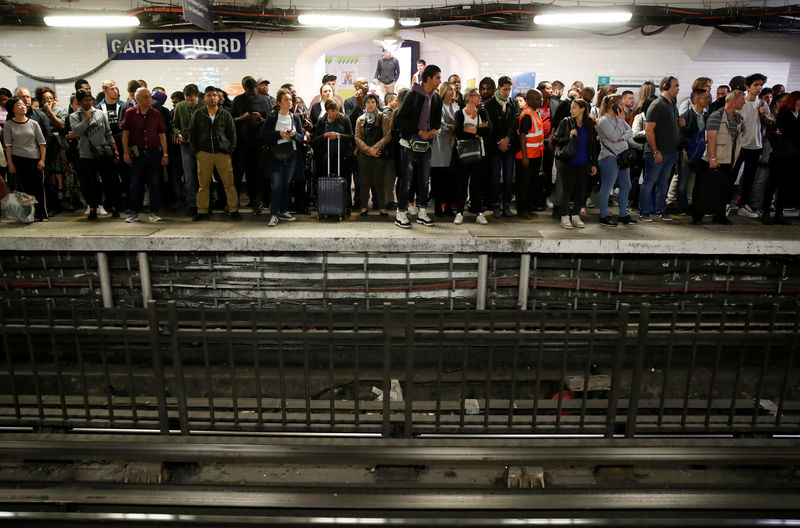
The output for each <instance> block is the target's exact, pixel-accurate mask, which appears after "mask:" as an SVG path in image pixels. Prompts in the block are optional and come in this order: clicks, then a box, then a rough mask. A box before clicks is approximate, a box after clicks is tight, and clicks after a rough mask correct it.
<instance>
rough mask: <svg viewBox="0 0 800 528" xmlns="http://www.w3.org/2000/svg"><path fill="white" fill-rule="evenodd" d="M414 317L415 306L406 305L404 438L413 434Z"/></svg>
mask: <svg viewBox="0 0 800 528" xmlns="http://www.w3.org/2000/svg"><path fill="white" fill-rule="evenodd" d="M415 316H416V306H415V304H414V303H413V302H410V303H408V305H407V309H406V354H405V356H406V380H405V381H406V386H405V390H404V391H403V400H404V403H405V412H404V414H405V416H404V417H405V428H404V434H405V437H406V438H411V437H412V436H413V433H414V423H413V416H414V415H413V412H414V364H415V358H414V352H415V351H414V347H415V344H414V318H415Z"/></svg>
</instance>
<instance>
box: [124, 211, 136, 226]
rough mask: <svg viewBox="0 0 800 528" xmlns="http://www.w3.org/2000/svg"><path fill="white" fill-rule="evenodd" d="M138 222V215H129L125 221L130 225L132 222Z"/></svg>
mask: <svg viewBox="0 0 800 528" xmlns="http://www.w3.org/2000/svg"><path fill="white" fill-rule="evenodd" d="M138 221H139V213H131V214H130V215H129V216H128V218H126V219H125V223H126V224H132V223H134V222H138Z"/></svg>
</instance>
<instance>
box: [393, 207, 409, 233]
mask: <svg viewBox="0 0 800 528" xmlns="http://www.w3.org/2000/svg"><path fill="white" fill-rule="evenodd" d="M394 225H396V226H397V227H402V228H403V229H411V222H409V221H408V214H406V212H405V211H397V213H396V214H395V215H394Z"/></svg>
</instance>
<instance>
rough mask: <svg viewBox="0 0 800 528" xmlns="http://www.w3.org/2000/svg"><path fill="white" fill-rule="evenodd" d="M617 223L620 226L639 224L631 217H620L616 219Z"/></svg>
mask: <svg viewBox="0 0 800 528" xmlns="http://www.w3.org/2000/svg"><path fill="white" fill-rule="evenodd" d="M617 221H618V222H619V223H620V224H622V225H634V224H638V223H639V222H637V221H636V220H634V219H633V217H632V216H631V215H628V216H620V217H619V218H617Z"/></svg>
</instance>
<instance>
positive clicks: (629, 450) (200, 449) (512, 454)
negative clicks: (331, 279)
mask: <svg viewBox="0 0 800 528" xmlns="http://www.w3.org/2000/svg"><path fill="white" fill-rule="evenodd" d="M76 436H77V438H75V439H71V440H65V439H64V436H62V435H35V434H31V435H26V434H13V435H11V434H10V435H5V437H3V438H0V457H6V458H11V459H40V460H126V461H131V460H148V461H169V462H199V461H204V462H212V461H227V462H231V461H235V462H272V463H300V464H309V463H320V462H322V463H326V464H331V463H332V461H333V462H335V463H336V464H347V463H357V464H395V465H409V464H426V465H436V464H442V465H444V464H454V463H457V464H459V465H468V466H480V465H498V464H500V465H510V464H513V465H541V464H552V463H557V464H570V463H583V464H634V463H637V464H640V463H647V464H652V465H659V464H674V463H678V462H680V463H684V464H696V463H699V464H716V465H736V466H763V465H783V466H785V465H792V464H798V463H800V440H796V439H766V440H755V439H732V438H726V439H720V438H711V439H704V440H695V439H685V438H672V439H663V438H662V439H603V438H596V437H595V438H592V437H590V438H583V439H575V438H561V439H542V438H536V439H531V438H529V439H518V438H513V439H509V438H497V439H494V440H490V439H482V440H473V439H467V438H463V439H410V440H401V439H397V440H390V439H365V438H361V439H359V438H332V437H322V438H320V437H316V438H309V437H307V436H306V437H302V436H300V437H297V436H292V437H286V436H285V437H282V438H281V437H270V438H266V437H230V436H229V437H227V438H222V437H188V438H187V437H181V436H168V437H164V436H154V435H152V434H150V435H141V436H138V437H135V436H133V435H76ZM8 437H14V438H8ZM798 504H800V502H798Z"/></svg>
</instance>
